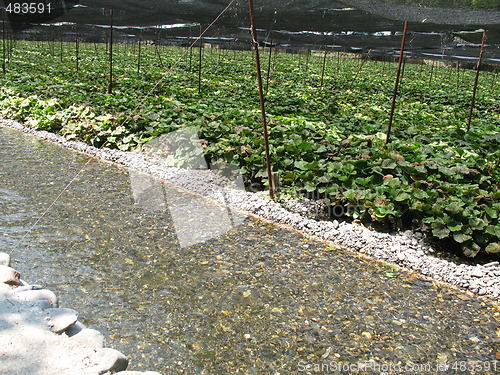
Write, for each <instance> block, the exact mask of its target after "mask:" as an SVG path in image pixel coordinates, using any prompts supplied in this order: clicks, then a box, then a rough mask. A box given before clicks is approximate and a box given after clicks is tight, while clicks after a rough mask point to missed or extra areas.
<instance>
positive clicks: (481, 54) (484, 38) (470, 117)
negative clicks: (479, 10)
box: [467, 30, 487, 131]
mask: <svg viewBox="0 0 500 375" xmlns="http://www.w3.org/2000/svg"><path fill="white" fill-rule="evenodd" d="M486 37H487V33H486V30H485V31H484V32H483V39H482V41H481V49H480V50H479V59H478V60H477V66H476V78H475V79H474V88H473V89H472V99H471V104H470V109H469V119H468V120H467V131H469V130H470V124H471V121H472V114H473V112H474V105H475V103H476V93H477V84H478V82H479V70H480V69H481V62H482V61H483V52H484V44H485V43H486Z"/></svg>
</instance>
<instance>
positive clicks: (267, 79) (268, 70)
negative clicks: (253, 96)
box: [266, 40, 273, 95]
mask: <svg viewBox="0 0 500 375" xmlns="http://www.w3.org/2000/svg"><path fill="white" fill-rule="evenodd" d="M272 57H273V41H272V40H271V44H270V45H269V60H268V62H267V77H266V95H267V91H268V89H269V80H270V78H271V59H272Z"/></svg>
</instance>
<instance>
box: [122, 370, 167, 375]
mask: <svg viewBox="0 0 500 375" xmlns="http://www.w3.org/2000/svg"><path fill="white" fill-rule="evenodd" d="M115 374H117V375H161V374H160V373H159V372H156V371H144V372H142V371H120V372H116V373H115Z"/></svg>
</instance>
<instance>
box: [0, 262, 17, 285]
mask: <svg viewBox="0 0 500 375" xmlns="http://www.w3.org/2000/svg"><path fill="white" fill-rule="evenodd" d="M20 279H21V274H20V273H19V272H18V271H16V270H15V269H14V268H10V267H8V266H3V265H0V282H2V283H4V284H8V285H15V286H17V285H19V283H20Z"/></svg>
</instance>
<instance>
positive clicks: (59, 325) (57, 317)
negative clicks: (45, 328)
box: [45, 308, 78, 333]
mask: <svg viewBox="0 0 500 375" xmlns="http://www.w3.org/2000/svg"><path fill="white" fill-rule="evenodd" d="M45 313H46V314H47V324H48V325H49V327H50V330H51V331H52V332H54V333H62V332H64V331H65V330H66V329H67V328H68V327H69V326H70V325H72V324H75V323H76V321H77V320H78V313H77V312H76V311H75V310H73V309H66V308H63V309H59V308H51V309H47V310H45Z"/></svg>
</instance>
